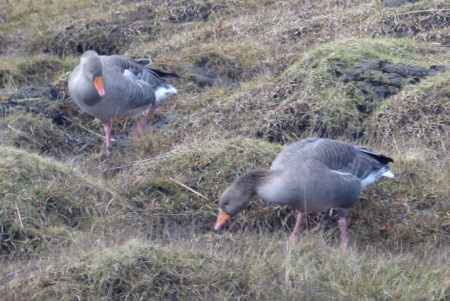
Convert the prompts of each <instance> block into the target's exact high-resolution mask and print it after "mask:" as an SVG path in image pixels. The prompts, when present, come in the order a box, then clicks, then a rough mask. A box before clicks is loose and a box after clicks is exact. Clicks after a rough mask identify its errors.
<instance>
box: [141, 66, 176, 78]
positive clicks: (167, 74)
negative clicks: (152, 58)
mask: <svg viewBox="0 0 450 301" xmlns="http://www.w3.org/2000/svg"><path fill="white" fill-rule="evenodd" d="M147 69H149V70H150V71H151V72H153V73H155V74H157V75H158V76H159V77H179V76H178V74H176V73H170V72H165V71H162V70H158V69H152V68H147Z"/></svg>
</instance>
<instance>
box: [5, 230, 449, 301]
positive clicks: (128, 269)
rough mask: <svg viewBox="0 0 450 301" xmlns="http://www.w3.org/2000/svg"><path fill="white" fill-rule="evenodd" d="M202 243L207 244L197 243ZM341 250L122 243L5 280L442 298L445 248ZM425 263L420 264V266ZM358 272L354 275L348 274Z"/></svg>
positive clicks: (33, 293)
mask: <svg viewBox="0 0 450 301" xmlns="http://www.w3.org/2000/svg"><path fill="white" fill-rule="evenodd" d="M205 240H206V241H208V243H209V244H210V245H211V249H206V248H204V247H201V246H200V245H203V244H204V242H205ZM429 255H432V256H427V257H425V258H420V256H421V255H420V254H418V253H416V254H414V253H411V254H403V255H393V254H386V253H385V254H379V253H377V252H376V251H375V250H373V249H365V250H364V252H361V253H355V252H353V251H351V252H350V253H341V252H336V251H335V252H333V251H329V250H328V251H327V250H326V249H325V248H324V245H323V243H321V242H319V241H317V240H314V239H312V238H311V237H309V236H306V237H305V238H304V239H302V244H301V245H296V246H288V245H286V244H285V243H284V242H279V241H277V240H276V239H267V238H262V239H259V240H256V239H251V238H241V239H239V240H230V239H226V238H224V239H221V240H219V241H218V240H215V241H213V240H211V239H208V238H207V237H199V238H198V239H196V240H193V241H191V242H187V241H186V242H181V241H180V242H178V243H173V244H169V245H161V244H159V243H155V242H147V241H143V240H140V239H131V240H129V241H127V242H125V243H123V244H121V245H118V246H117V245H116V246H111V247H107V248H103V249H100V250H93V251H88V252H84V253H83V254H81V255H78V256H76V257H75V258H58V259H55V260H54V261H53V263H54V264H51V265H49V266H48V267H47V269H45V270H44V271H42V272H40V273H33V275H30V274H24V275H23V276H22V277H20V278H17V279H16V280H14V281H12V282H10V284H9V285H8V291H7V292H6V294H4V295H3V296H4V297H6V298H9V299H14V300H16V299H27V300H42V299H45V300H61V299H63V298H65V299H73V298H75V299H76V298H81V299H83V300H98V299H99V298H104V297H107V298H108V299H110V300H125V299H129V300H140V299H146V300H193V299H196V300H230V299H241V300H274V299H277V300H292V299H297V298H300V299H306V300H324V299H350V300H372V299H377V298H383V299H390V298H394V299H396V300H416V299H428V298H432V299H433V300H445V298H446V297H448V296H449V294H450V290H449V287H450V282H449V276H450V275H449V270H448V269H446V268H445V267H444V266H443V265H442V262H445V261H446V260H448V253H446V252H445V251H442V250H438V251H437V250H434V251H433V252H432V254H429ZM424 262H426V264H423V263H424ZM355 274H356V275H359V277H357V278H355V276H354V275H355Z"/></svg>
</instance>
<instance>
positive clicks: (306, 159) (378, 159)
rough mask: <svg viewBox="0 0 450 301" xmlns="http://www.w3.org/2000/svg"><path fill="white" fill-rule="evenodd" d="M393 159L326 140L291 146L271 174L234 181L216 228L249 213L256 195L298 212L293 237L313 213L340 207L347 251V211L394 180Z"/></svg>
mask: <svg viewBox="0 0 450 301" xmlns="http://www.w3.org/2000/svg"><path fill="white" fill-rule="evenodd" d="M389 162H394V160H393V159H391V158H389V157H386V156H384V155H379V154H376V153H374V152H372V151H370V150H369V149H367V148H365V147H362V146H357V145H353V144H349V143H345V142H340V141H336V140H332V139H325V138H307V139H304V140H301V141H298V142H295V143H292V144H290V145H288V146H287V147H286V148H285V149H284V150H283V151H281V152H280V153H279V154H278V156H277V157H276V158H275V160H274V161H273V162H272V165H271V167H270V170H253V171H250V172H247V173H245V174H244V175H242V176H241V177H239V178H238V179H237V180H236V181H234V182H233V183H232V184H231V185H230V186H229V187H228V188H227V189H226V190H225V191H224V192H223V193H222V195H221V196H220V198H219V216H218V218H217V222H216V225H215V227H214V228H215V230H219V229H220V228H221V227H222V225H223V224H224V223H225V221H226V220H228V219H229V218H230V217H232V216H234V215H236V214H238V213H239V212H240V211H242V210H243V209H245V208H246V207H247V205H248V204H249V202H250V200H251V198H252V197H253V196H254V195H258V196H259V197H261V198H262V199H263V200H265V201H266V202H269V203H273V204H279V205H288V206H291V207H293V208H294V209H295V210H296V211H297V222H296V224H295V226H294V230H293V232H292V234H291V239H294V238H295V237H296V235H297V234H298V233H299V230H300V227H301V225H302V224H303V223H304V220H305V213H307V212H322V211H326V210H327V209H329V208H334V209H335V210H336V211H337V213H338V214H339V221H338V223H339V228H340V231H341V245H342V247H343V248H346V247H347V243H348V240H347V212H348V209H349V208H350V207H352V206H353V204H354V203H355V202H356V200H357V198H358V195H359V194H360V193H361V191H362V190H363V189H364V188H365V187H367V186H368V185H370V184H372V183H374V182H375V181H377V180H378V179H379V178H380V177H382V176H385V177H388V178H394V174H393V173H392V171H391V170H390V169H389V166H388V163H389Z"/></svg>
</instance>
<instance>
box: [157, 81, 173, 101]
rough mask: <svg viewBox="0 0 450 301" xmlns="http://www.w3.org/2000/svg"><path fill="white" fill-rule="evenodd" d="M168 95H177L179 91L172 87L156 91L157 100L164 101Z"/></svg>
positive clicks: (159, 88)
mask: <svg viewBox="0 0 450 301" xmlns="http://www.w3.org/2000/svg"><path fill="white" fill-rule="evenodd" d="M167 94H177V89H175V88H174V87H172V86H170V85H169V86H168V88H167V87H158V88H157V89H156V91H155V97H156V100H157V101H159V100H163V99H165V98H166V97H167Z"/></svg>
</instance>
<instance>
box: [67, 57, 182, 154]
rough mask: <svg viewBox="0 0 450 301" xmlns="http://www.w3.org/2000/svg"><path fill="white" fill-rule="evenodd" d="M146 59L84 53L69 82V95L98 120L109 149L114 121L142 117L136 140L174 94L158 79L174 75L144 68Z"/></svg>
mask: <svg viewBox="0 0 450 301" xmlns="http://www.w3.org/2000/svg"><path fill="white" fill-rule="evenodd" d="M150 62H151V60H149V59H140V60H139V59H137V60H135V59H131V58H128V57H125V56H121V55H111V56H105V55H98V54H97V52H95V51H93V50H88V51H86V52H85V53H83V55H82V56H81V59H80V64H79V65H78V66H77V67H76V68H75V69H74V70H73V72H72V74H71V75H70V79H69V93H70V95H71V96H72V98H73V99H74V100H75V102H76V103H77V104H78V106H80V107H81V109H83V110H84V111H85V112H86V113H88V114H90V115H92V116H94V117H96V118H98V119H100V121H101V122H102V124H103V127H104V130H105V136H106V146H107V147H110V146H111V122H112V119H113V118H114V117H130V116H133V115H137V114H141V113H143V115H142V116H141V117H140V118H139V120H138V121H137V124H136V135H138V136H140V135H141V134H142V131H143V129H144V128H145V126H146V124H147V121H148V119H149V117H150V115H151V114H152V113H153V112H154V111H155V110H156V109H157V108H158V106H159V105H160V103H161V101H162V100H163V99H165V98H166V97H167V95H168V94H176V93H177V90H176V89H175V88H174V87H172V86H171V85H168V84H166V83H165V81H164V79H163V78H162V77H168V76H174V77H176V76H177V75H176V74H174V73H166V72H163V71H159V70H154V69H150V68H147V67H145V66H146V65H147V64H149V63H150Z"/></svg>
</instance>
